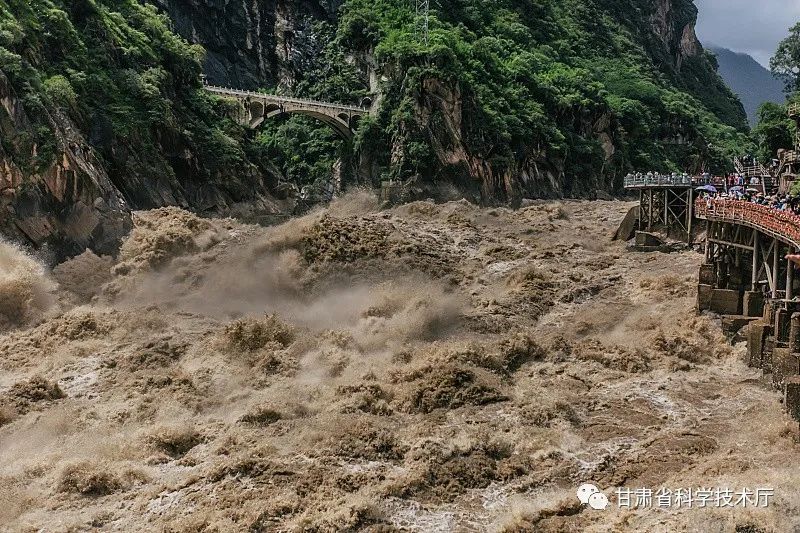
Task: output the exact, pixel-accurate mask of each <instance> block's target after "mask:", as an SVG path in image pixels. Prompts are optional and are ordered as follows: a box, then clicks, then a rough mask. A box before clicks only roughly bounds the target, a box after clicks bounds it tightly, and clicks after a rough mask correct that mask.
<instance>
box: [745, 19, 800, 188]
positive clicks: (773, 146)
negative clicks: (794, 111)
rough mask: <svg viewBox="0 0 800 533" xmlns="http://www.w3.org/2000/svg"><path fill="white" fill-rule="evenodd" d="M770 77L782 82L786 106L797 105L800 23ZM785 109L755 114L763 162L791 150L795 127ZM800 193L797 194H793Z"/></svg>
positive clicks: (786, 41)
mask: <svg viewBox="0 0 800 533" xmlns="http://www.w3.org/2000/svg"><path fill="white" fill-rule="evenodd" d="M770 67H771V69H772V73H773V75H775V77H777V78H779V79H781V80H782V81H783V82H784V84H785V88H786V94H787V95H789V99H788V104H787V105H789V104H792V103H795V102H800V23H798V24H796V25H795V26H794V27H792V28H791V30H790V33H789V36H788V37H787V38H786V39H784V40H783V41H781V43H780V44H779V45H778V50H777V51H776V52H775V56H774V57H773V58H772V60H771V61H770ZM787 105H777V104H773V103H765V104H763V105H762V106H761V107H760V108H759V110H758V125H757V126H756V127H755V128H754V130H753V133H754V137H755V141H756V143H757V144H758V153H759V157H760V158H761V160H762V161H769V160H771V159H773V158H775V157H776V155H777V152H778V150H780V149H791V148H792V147H794V144H795V138H796V135H797V125H796V124H795V122H794V121H793V120H791V119H790V118H789V117H788V115H787ZM794 192H795V193H800V190H797V191H794Z"/></svg>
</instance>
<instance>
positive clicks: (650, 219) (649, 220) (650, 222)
mask: <svg viewBox="0 0 800 533" xmlns="http://www.w3.org/2000/svg"><path fill="white" fill-rule="evenodd" d="M647 193H648V194H649V196H650V201H649V202H648V203H647V210H648V215H647V231H650V230H651V229H653V188H652V187H650V188H649V189H647Z"/></svg>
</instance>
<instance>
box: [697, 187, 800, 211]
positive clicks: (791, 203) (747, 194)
mask: <svg viewBox="0 0 800 533" xmlns="http://www.w3.org/2000/svg"><path fill="white" fill-rule="evenodd" d="M702 198H704V199H706V200H707V201H709V202H710V201H711V200H712V199H718V200H740V201H743V202H750V203H754V204H757V205H763V206H766V207H769V208H771V209H777V210H778V211H786V212H790V213H793V214H795V215H800V196H791V195H788V194H771V195H767V194H764V193H763V192H754V191H752V189H745V188H743V187H733V188H732V189H730V190H729V191H728V192H717V193H710V192H703V197H702Z"/></svg>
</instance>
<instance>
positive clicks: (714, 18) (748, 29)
mask: <svg viewBox="0 0 800 533" xmlns="http://www.w3.org/2000/svg"><path fill="white" fill-rule="evenodd" d="M695 4H697V7H698V9H699V10H700V15H699V19H698V22H697V36H698V37H699V38H700V41H701V42H702V43H703V44H705V45H708V44H716V45H719V46H724V47H725V48H730V49H731V50H734V51H736V52H746V53H748V54H750V55H751V56H753V57H754V58H755V59H756V61H758V62H759V63H761V64H762V65H764V66H765V67H767V68H769V59H770V57H772V55H773V54H774V52H775V49H776V48H777V46H778V42H780V41H781V39H783V38H784V37H786V35H788V33H789V28H790V27H791V26H793V25H794V24H795V23H796V22H800V0H695Z"/></svg>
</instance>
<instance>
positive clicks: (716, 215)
mask: <svg viewBox="0 0 800 533" xmlns="http://www.w3.org/2000/svg"><path fill="white" fill-rule="evenodd" d="M694 212H695V216H697V217H698V218H703V219H706V220H720V221H723V222H733V223H743V224H745V225H747V226H750V227H753V228H756V229H758V230H761V231H762V232H764V233H767V234H770V235H772V236H774V237H777V238H779V239H782V240H785V241H787V242H789V243H791V244H793V245H795V246H800V216H798V215H795V214H794V213H791V212H789V211H780V210H778V209H774V208H772V207H767V206H765V205H758V204H754V203H752V202H744V201H740V200H708V199H703V198H699V199H698V200H697V203H696V204H695V209H694Z"/></svg>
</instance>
